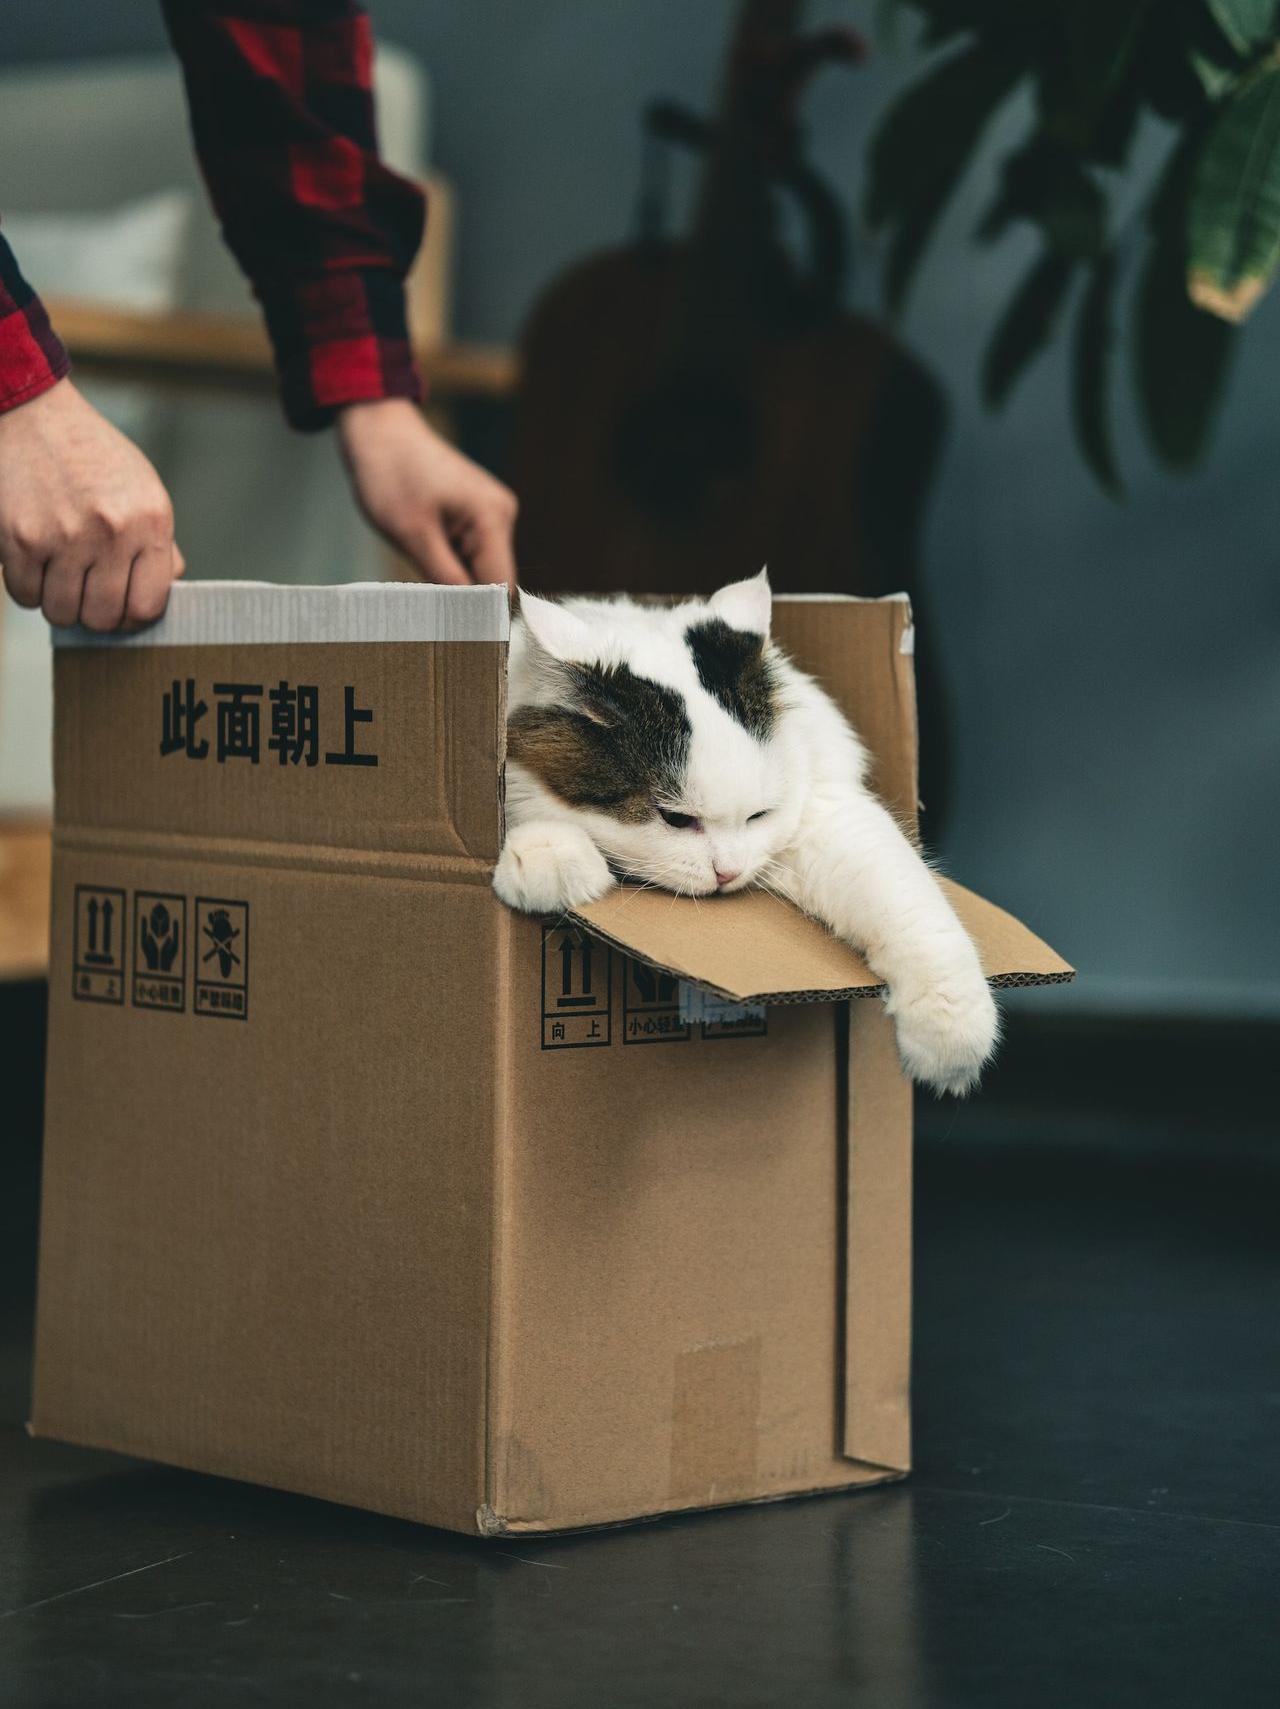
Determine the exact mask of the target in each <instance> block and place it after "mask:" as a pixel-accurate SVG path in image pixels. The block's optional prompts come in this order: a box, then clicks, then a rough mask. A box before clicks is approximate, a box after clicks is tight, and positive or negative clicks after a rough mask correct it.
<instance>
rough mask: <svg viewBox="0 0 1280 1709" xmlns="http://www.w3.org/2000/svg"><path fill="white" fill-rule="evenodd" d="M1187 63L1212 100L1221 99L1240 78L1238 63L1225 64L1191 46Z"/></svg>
mask: <svg viewBox="0 0 1280 1709" xmlns="http://www.w3.org/2000/svg"><path fill="white" fill-rule="evenodd" d="M1187 63H1188V65H1190V67H1191V69H1192V71H1194V72H1195V74H1196V76H1197V78H1198V79H1199V80H1200V87H1201V88H1202V89H1203V90H1204V92H1205V94H1206V95H1207V96H1208V97H1209V99H1210V100H1211V101H1219V100H1221V99H1222V97H1223V96H1224V95H1225V94H1227V93H1228V92H1229V91H1230V90H1231V89H1233V88H1234V87H1235V85H1236V84H1237V83H1238V82H1239V80H1240V67H1239V66H1238V65H1224V64H1222V63H1221V61H1220V60H1216V59H1214V58H1213V57H1212V56H1211V55H1209V54H1207V53H1201V52H1199V51H1198V50H1197V49H1195V48H1191V49H1189V50H1188V53H1187Z"/></svg>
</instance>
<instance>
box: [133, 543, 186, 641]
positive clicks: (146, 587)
mask: <svg viewBox="0 0 1280 1709" xmlns="http://www.w3.org/2000/svg"><path fill="white" fill-rule="evenodd" d="M177 557H178V550H177V547H176V546H144V547H143V548H142V550H141V551H140V552H139V553H138V555H137V556H136V557H135V558H134V560H133V568H132V569H131V571H130V572H129V588H128V595H127V598H126V600H125V605H124V623H125V627H126V628H127V629H130V630H135V629H145V628H146V627H147V625H148V624H150V623H154V622H155V621H156V619H157V618H159V617H163V615H164V609H165V606H166V605H168V603H169V589H170V587H171V586H172V585H173V578H174V573H175V570H174V566H175V561H176V559H177Z"/></svg>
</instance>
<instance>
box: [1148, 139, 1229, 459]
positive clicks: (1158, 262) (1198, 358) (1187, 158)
mask: <svg viewBox="0 0 1280 1709" xmlns="http://www.w3.org/2000/svg"><path fill="white" fill-rule="evenodd" d="M1201 145H1202V138H1201V134H1200V133H1199V132H1198V131H1194V130H1193V131H1191V132H1189V133H1188V135H1187V136H1186V137H1184V139H1183V140H1182V142H1181V143H1179V145H1178V146H1177V148H1175V149H1174V151H1173V153H1172V155H1171V156H1170V159H1169V163H1168V165H1167V166H1166V168H1165V171H1164V173H1163V175H1162V177H1161V181H1160V184H1159V186H1158V188H1157V190H1156V193H1155V196H1154V197H1153V199H1152V203H1151V208H1150V213H1149V221H1150V226H1151V233H1152V238H1151V244H1150V247H1149V249H1148V251H1147V257H1146V261H1145V263H1144V266H1143V269H1142V276H1141V279H1140V281H1139V285H1138V292H1137V296H1136V299H1135V303H1134V316H1135V321H1134V335H1133V357H1134V365H1135V373H1134V378H1135V380H1136V382H1137V388H1138V398H1139V402H1140V404H1141V407H1142V418H1143V424H1144V426H1145V427H1146V431H1147V435H1148V437H1149V438H1150V440H1151V443H1152V445H1153V446H1154V447H1155V450H1156V451H1157V452H1158V454H1159V455H1160V456H1161V457H1162V458H1163V459H1164V460H1165V462H1166V463H1169V464H1171V465H1172V466H1173V467H1175V468H1179V469H1185V468H1189V467H1190V466H1191V465H1192V464H1194V463H1195V462H1197V461H1198V459H1199V458H1200V457H1201V455H1202V454H1203V452H1204V449H1205V446H1206V444H1207V443H1208V438H1209V430H1210V428H1211V426H1212V424H1213V418H1214V415H1215V413H1216V411H1217V408H1218V405H1219V403H1220V402H1221V398H1222V393H1223V388H1224V386H1225V384H1226V377H1227V372H1228V368H1229V364H1230V360H1231V356H1232V352H1233V350H1234V348H1235V341H1236V334H1235V329H1234V327H1232V326H1230V325H1229V324H1228V323H1227V322H1225V321H1222V320H1219V319H1218V318H1217V317H1216V316H1215V315H1210V314H1205V313H1204V312H1203V310H1201V309H1198V308H1196V306H1195V305H1194V303H1192V301H1191V299H1190V298H1189V297H1188V295H1187V288H1186V266H1187V251H1186V241H1185V236H1184V231H1185V219H1186V205H1187V196H1188V191H1189V184H1190V178H1191V171H1192V167H1193V165H1194V163H1195V161H1196V158H1197V154H1198V151H1199V149H1200V147H1201Z"/></svg>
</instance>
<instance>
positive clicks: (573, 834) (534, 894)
mask: <svg viewBox="0 0 1280 1709" xmlns="http://www.w3.org/2000/svg"><path fill="white" fill-rule="evenodd" d="M614 883H615V880H614V877H613V874H612V873H611V872H610V870H609V864H608V862H607V861H606V860H605V858H604V856H603V855H602V854H601V853H600V851H599V849H598V848H597V847H596V846H595V844H594V843H593V842H592V841H591V838H590V837H589V836H588V835H587V834H586V832H585V831H583V830H581V829H580V828H579V827H578V826H577V825H568V824H565V823H564V822H563V821H561V820H557V819H531V820H529V821H528V823H527V824H523V825H516V826H514V827H513V828H512V829H511V830H509V831H508V832H507V840H506V842H505V843H503V845H502V853H501V855H500V856H499V857H498V864H497V867H496V868H495V870H494V874H493V888H494V889H495V890H496V891H497V893H498V895H499V896H500V897H501V898H502V900H503V901H504V902H505V903H506V904H507V906H508V907H509V908H518V909H519V910H520V911H521V912H522V913H526V914H559V913H563V911H564V910H565V909H566V908H577V907H580V906H581V905H582V903H584V902H594V901H595V900H596V898H597V897H599V896H603V895H604V893H605V891H606V890H611V889H612V888H613V885H614Z"/></svg>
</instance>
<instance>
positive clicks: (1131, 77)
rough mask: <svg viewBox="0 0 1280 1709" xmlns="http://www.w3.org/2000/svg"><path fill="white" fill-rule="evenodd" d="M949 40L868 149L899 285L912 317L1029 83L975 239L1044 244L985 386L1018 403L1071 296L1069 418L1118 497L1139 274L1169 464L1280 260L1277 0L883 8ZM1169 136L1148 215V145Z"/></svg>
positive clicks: (904, 4) (1199, 446)
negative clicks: (1122, 330) (1002, 113)
mask: <svg viewBox="0 0 1280 1709" xmlns="http://www.w3.org/2000/svg"><path fill="white" fill-rule="evenodd" d="M903 10H909V11H911V12H913V13H916V14H919V16H920V18H921V20H922V21H923V35H922V38H921V42H920V45H921V46H922V47H923V48H924V49H925V50H932V49H942V50H945V51H944V53H943V55H942V57H940V58H937V59H935V61H934V62H933V64H932V65H931V66H930V68H929V69H928V70H927V71H926V73H925V75H924V76H923V77H922V78H920V79H919V81H917V82H916V83H914V84H912V85H911V86H910V87H909V88H908V89H907V90H906V91H905V93H903V94H902V95H901V96H900V97H899V98H898V100H897V101H896V102H895V104H894V105H893V106H892V107H891V108H890V109H889V111H888V113H887V114H886V116H885V118H884V120H883V121H882V123H881V125H880V128H879V130H878V131H877V133H876V136H875V138H874V139H873V142H872V146H871V173H870V186H869V191H868V196H867V213H868V217H869V219H870V221H871V223H872V224H873V225H874V226H879V227H881V228H882V229H884V230H885V231H886V233H887V234H888V238H889V255H888V265H887V268H886V275H885V283H886V288H887V294H888V299H889V303H890V305H891V307H893V308H894V309H897V308H900V307H901V305H902V303H903V301H904V299H905V297H906V294H907V291H908V289H909V287H910V284H911V281H912V278H913V277H914V275H915V272H916V269H917V267H918V265H919V262H920V259H921V257H922V255H923V254H924V251H925V248H926V247H927V244H928V241H929V238H930V237H931V235H932V233H933V230H934V227H935V226H936V224H937V222H938V219H939V217H940V216H941V214H942V213H943V211H944V209H945V208H946V206H947V204H948V202H949V201H950V199H951V195H952V192H953V191H954V190H955V188H956V186H957V185H958V184H959V182H960V180H961V178H962V177H963V176H964V173H965V171H966V169H967V167H968V165H969V162H970V160H971V158H972V157H973V155H974V153H975V151H976V150H977V148H978V146H979V144H980V143H981V141H982V137H983V134H984V132H985V130H986V127H987V124H988V121H989V120H990V119H991V118H992V116H993V115H994V113H995V112H996V111H997V109H998V108H1000V107H1002V106H1003V105H1004V104H1005V102H1006V101H1007V100H1008V99H1009V98H1010V97H1011V96H1013V95H1014V94H1015V93H1016V92H1017V91H1019V90H1021V89H1023V88H1026V89H1027V90H1028V91H1029V92H1030V94H1031V97H1032V118H1031V123H1030V128H1029V129H1028V131H1027V132H1026V134H1025V135H1024V137H1023V139H1022V140H1021V141H1020V142H1019V143H1018V145H1017V146H1016V147H1015V148H1014V149H1013V150H1012V151H1011V152H1010V153H1009V154H1008V155H1007V156H1006V158H1005V162H1004V171H1003V174H1002V178H1001V182H1000V186H999V188H998V190H997V192H996V195H995V198H994V200H993V202H992V204H991V206H990V208H989V209H988V211H987V213H986V215H985V217H984V218H983V220H982V222H981V224H980V225H979V227H978V230H977V232H976V234H975V235H976V237H977V239H978V241H980V242H983V243H989V242H992V241H993V240H994V239H996V238H998V237H1001V236H1003V235H1004V234H1005V233H1006V232H1007V231H1008V229H1009V228H1010V226H1012V225H1015V224H1018V223H1024V224H1030V225H1031V226H1033V227H1034V228H1035V229H1036V230H1037V231H1038V233H1039V236H1040V238H1041V241H1042V249H1041V253H1040V255H1039V256H1038V257H1037V259H1036V260H1035V261H1034V262H1033V263H1032V264H1031V267H1030V269H1029V270H1028V272H1027V274H1026V277H1025V278H1024V279H1023V280H1022V282H1021V283H1020V284H1019V285H1018V287H1017V289H1016V290H1015V291H1014V293H1013V296H1012V298H1011V299H1010V301H1009V304H1008V307H1007V308H1006V310H1005V313H1004V315H1003V316H1002V318H1001V320H1000V322H999V323H998V325H997V326H996V328H995V330H994V332H993V333H992V336H991V341H990V344H989V345H988V348H987V353H986V358H985V361H984V366H983V376H982V384H983V392H984V395H985V397H986V400H987V402H988V403H989V404H990V405H992V406H993V407H995V406H998V405H1000V404H1002V403H1003V402H1004V400H1005V399H1006V398H1007V397H1008V395H1009V393H1010V392H1011V391H1012V389H1013V387H1014V385H1015V384H1016V382H1017V380H1018V379H1019V378H1020V376H1021V375H1022V373H1023V372H1024V371H1025V369H1026V368H1027V366H1028V365H1029V364H1030V362H1031V361H1032V360H1033V359H1034V358H1035V357H1036V356H1037V355H1038V354H1039V353H1040V352H1041V351H1042V350H1043V349H1044V348H1045V346H1046V345H1047V344H1049V343H1050V341H1051V340H1052V339H1053V338H1054V337H1056V336H1057V334H1058V332H1059V329H1060V327H1061V324H1062V321H1063V319H1064V316H1065V314H1066V311H1067V307H1068V304H1069V303H1070V302H1071V300H1072V298H1073V297H1074V300H1075V325H1074V329H1073V333H1072V339H1073V358H1072V368H1073V372H1072V381H1071V385H1072V409H1073V413H1074V419H1075V427H1076V435H1077V438H1078V440H1079V444H1080V449H1081V453H1082V455H1083V456H1084V458H1085V460H1086V462H1087V463H1088V464H1089V466H1090V468H1091V469H1092V470H1093V472H1094V474H1095V475H1096V477H1097V478H1098V480H1099V481H1100V482H1101V483H1102V484H1103V486H1105V487H1106V488H1108V489H1109V490H1111V491H1113V492H1114V491H1118V490H1119V486H1120V477H1119V471H1118V469H1117V466H1116V460H1115V455H1114V451H1113V447H1112V442H1111V402H1110V390H1111V378H1112V376H1111V369H1112V364H1113V356H1114V350H1115V345H1116V343H1117V330H1116V313H1117V299H1118V296H1119V293H1120V292H1121V291H1122V290H1123V289H1124V288H1125V286H1126V284H1127V279H1128V276H1129V275H1136V283H1135V288H1134V290H1133V292H1132V324H1131V328H1130V333H1129V340H1130V343H1131V345H1132V350H1133V366H1134V373H1135V378H1136V382H1137V389H1138V396H1139V401H1140V404H1141V407H1142V414H1143V420H1144V423H1145V426H1146V429H1147V434H1148V437H1149V438H1150V440H1151V443H1152V445H1153V447H1154V449H1155V450H1156V452H1157V453H1158V454H1159V456H1160V457H1161V458H1162V459H1163V460H1164V461H1165V462H1166V463H1167V464H1169V465H1170V466H1171V467H1174V468H1187V467H1190V466H1191V465H1192V464H1194V463H1195V462H1196V461H1197V459H1198V458H1199V457H1200V455H1201V453H1202V452H1203V451H1204V449H1205V448H1206V445H1207V443H1208V440H1209V436H1210V431H1211V428H1212V425H1213V420H1214V415H1215V412H1216V410H1217V407H1218V404H1219V402H1220V400H1221V397H1222V393H1223V388H1224V386H1225V383H1226V378H1227V371H1228V364H1229V361H1230V357H1231V354H1232V350H1233V348H1234V344H1235V336H1234V332H1233V327H1232V324H1231V323H1233V322H1236V321H1240V320H1242V319H1243V318H1244V317H1245V316H1246V315H1247V314H1248V312H1249V311H1250V309H1251V308H1252V307H1253V305H1254V304H1255V303H1256V302H1257V300H1258V298H1259V296H1260V295H1261V294H1262V292H1263V290H1264V289H1265V288H1266V286H1267V285H1268V284H1269V283H1270V281H1271V279H1272V277H1273V276H1274V274H1275V271H1276V268H1277V265H1280V149H1278V148H1277V147H1276V145H1275V139H1276V136H1277V134H1278V133H1280V0H1171V3H1169V4H1165V5H1160V6H1157V5H1154V4H1152V0H1105V3H1104V0H1052V3H1051V4H1049V5H1042V6H1027V5H1025V4H1022V3H1020V0H995V3H994V4H992V3H991V0H889V4H888V7H887V11H888V14H889V16H890V19H891V18H892V14H893V13H894V12H898V11H903ZM1153 117H1154V118H1156V119H1158V120H1161V121H1163V122H1164V124H1165V125H1166V127H1168V128H1169V129H1170V130H1171V131H1172V133H1173V143H1172V146H1171V147H1170V150H1169V153H1168V156H1167V159H1166V162H1165V165H1164V168H1163V170H1162V172H1161V173H1160V175H1159V177H1158V179H1157V181H1156V183H1155V184H1154V186H1153V187H1152V188H1151V190H1150V192H1149V194H1148V195H1147V197H1146V199H1145V202H1144V203H1143V204H1142V205H1140V206H1139V208H1138V210H1137V213H1136V214H1132V215H1129V214H1127V215H1126V216H1125V217H1124V219H1123V220H1119V219H1117V218H1116V217H1115V215H1114V209H1113V206H1112V203H1120V202H1122V201H1123V200H1124V199H1125V197H1126V193H1127V186H1126V185H1125V183H1124V177H1125V175H1126V174H1127V173H1128V172H1129V171H1130V166H1131V160H1132V158H1133V156H1134V153H1135V148H1134V145H1135V140H1136V139H1137V138H1138V137H1139V136H1140V135H1141V134H1142V131H1143V128H1144V124H1143V122H1144V121H1149V120H1150V119H1152V118H1153Z"/></svg>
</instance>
